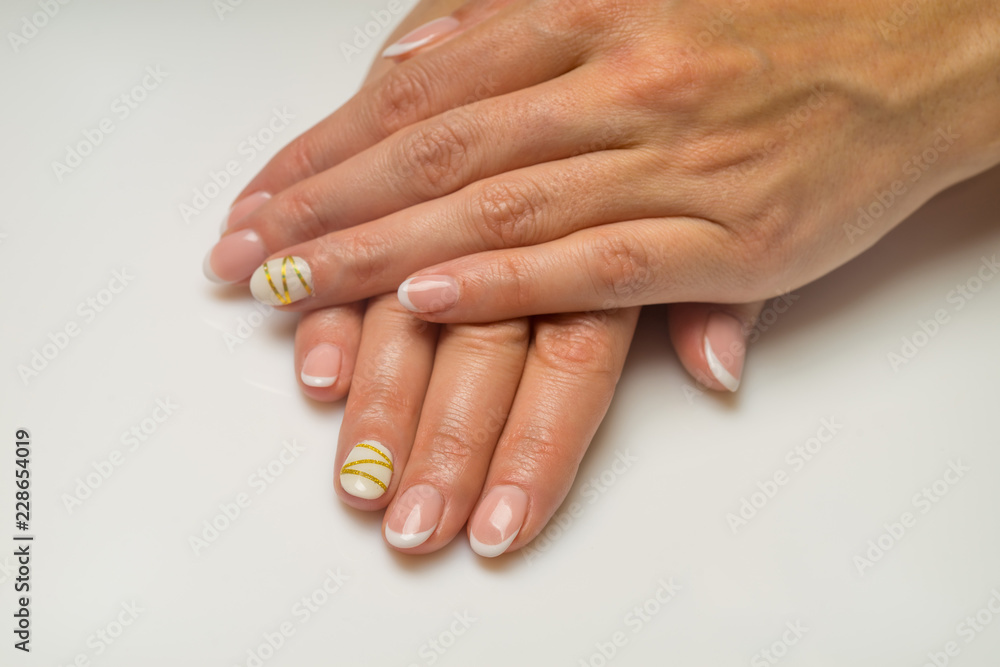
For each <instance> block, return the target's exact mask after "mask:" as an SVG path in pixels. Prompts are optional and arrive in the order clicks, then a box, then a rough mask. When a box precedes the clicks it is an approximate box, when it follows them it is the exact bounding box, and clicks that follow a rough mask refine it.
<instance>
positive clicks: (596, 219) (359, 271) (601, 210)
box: [250, 151, 683, 308]
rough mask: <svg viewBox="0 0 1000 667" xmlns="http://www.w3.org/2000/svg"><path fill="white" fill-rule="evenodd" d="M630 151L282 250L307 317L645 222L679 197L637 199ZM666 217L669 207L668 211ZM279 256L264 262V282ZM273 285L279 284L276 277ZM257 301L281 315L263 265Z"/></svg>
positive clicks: (496, 183)
mask: <svg viewBox="0 0 1000 667" xmlns="http://www.w3.org/2000/svg"><path fill="white" fill-rule="evenodd" d="M627 155H628V151H601V152H598V153H589V154H586V155H580V156H577V157H574V158H571V159H568V160H560V161H558V162H551V163H548V164H541V165H536V166H533V167H528V168H526V169H521V170H518V171H516V172H512V173H509V174H504V175H502V176H497V177H494V178H490V179H487V180H484V181H479V182H477V183H474V184H472V185H470V186H468V187H466V188H464V189H462V190H461V191H459V192H457V193H455V194H453V195H450V196H448V197H443V198H441V199H436V200H434V201H430V202H427V203H425V204H420V205H418V206H414V207H412V208H409V209H407V210H404V211H400V212H398V213H395V214H393V215H390V216H387V217H385V218H382V219H380V220H376V221H373V222H371V223H367V224H364V225H359V226H357V227H352V228H350V229H345V230H343V231H341V232H337V233H334V234H329V235H326V236H324V237H321V238H319V239H316V240H313V241H308V242H306V243H301V244H299V245H297V246H292V247H291V248H286V249H284V250H283V251H282V255H286V256H287V255H291V256H293V257H295V258H296V259H295V262H296V265H297V266H307V267H309V273H310V280H311V282H310V288H311V290H300V291H298V293H297V294H294V295H293V294H289V297H292V296H310V291H311V296H313V298H312V299H310V300H309V302H308V303H303V304H301V306H300V307H303V308H316V307H320V306H323V305H329V304H335V303H341V302H344V301H352V300H354V299H357V298H362V297H363V296H364V295H366V294H384V293H386V292H389V291H393V290H395V289H397V288H398V287H399V284H400V283H401V282H402V281H403V280H404V279H405V278H406V277H407V276H408V275H410V274H411V273H412V272H414V271H418V270H420V269H423V268H425V267H427V266H433V265H434V264H437V263H438V262H442V261H446V260H450V259H453V258H456V257H462V256H465V255H469V254H472V253H478V252H482V251H485V250H492V249H498V248H508V247H517V246H524V245H532V244H537V243H542V242H545V241H549V240H553V239H557V238H560V237H562V236H564V235H566V234H569V233H572V232H573V231H576V230H579V229H584V228H588V227H593V226H597V225H602V224H605V223H609V222H617V221H618V220H621V219H622V216H626V219H627V218H634V217H644V216H646V215H649V214H652V213H654V212H655V211H662V210H663V207H664V206H667V207H671V208H672V207H679V206H682V205H683V204H681V203H680V198H679V197H677V198H675V199H674V201H673V202H668V201H666V200H667V199H668V197H665V196H658V197H643V196H637V194H638V193H639V192H641V191H642V189H643V186H641V185H639V183H640V182H641V181H642V180H643V178H644V173H643V171H642V168H641V165H639V164H638V163H636V162H634V161H632V160H629V159H627ZM668 210H669V208H668ZM281 259H282V257H280V256H278V257H273V258H272V259H271V260H269V261H268V268H267V274H269V275H271V274H272V272H273V271H276V270H280V263H281V262H280V260H281ZM272 282H273V278H272ZM250 287H251V291H252V293H253V295H254V296H255V297H256V298H257V299H258V300H260V301H261V302H263V303H266V304H269V305H274V306H281V305H286V304H291V303H294V301H295V300H296V299H293V298H292V299H286V298H284V297H285V295H284V290H283V289H281V290H279V291H278V293H275V290H274V289H272V286H271V283H269V282H268V281H267V276H266V275H265V269H264V268H263V266H261V267H258V268H257V272H256V273H255V274H254V276H253V277H252V278H251V282H250Z"/></svg>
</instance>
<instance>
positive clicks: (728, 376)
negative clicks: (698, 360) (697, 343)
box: [705, 336, 740, 391]
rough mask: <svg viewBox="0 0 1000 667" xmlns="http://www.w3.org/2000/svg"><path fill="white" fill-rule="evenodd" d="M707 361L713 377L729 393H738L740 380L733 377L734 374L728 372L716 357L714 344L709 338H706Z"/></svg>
mask: <svg viewBox="0 0 1000 667" xmlns="http://www.w3.org/2000/svg"><path fill="white" fill-rule="evenodd" d="M705 359H706V360H708V369H709V370H710V371H712V375H714V376H715V379H716V380H718V381H719V382H720V383H722V386H723V387H725V388H726V389H728V390H729V391H736V390H737V389H739V388H740V381H739V379H738V378H735V377H733V374H732V373H730V372H729V371H728V370H726V367H725V366H723V365H722V362H721V361H719V358H718V357H717V356H715V351H714V350H713V349H712V344H711V343H710V342H709V341H708V336H706V337H705Z"/></svg>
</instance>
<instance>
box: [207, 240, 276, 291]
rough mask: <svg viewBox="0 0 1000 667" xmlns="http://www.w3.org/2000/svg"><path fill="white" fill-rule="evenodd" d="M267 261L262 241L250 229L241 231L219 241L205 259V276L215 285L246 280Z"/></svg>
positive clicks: (265, 249)
mask: <svg viewBox="0 0 1000 667" xmlns="http://www.w3.org/2000/svg"><path fill="white" fill-rule="evenodd" d="M265 259H267V248H265V247H264V241H263V240H262V239H261V238H260V235H259V234H257V232H255V231H254V230H252V229H242V230H240V231H238V232H233V233H232V234H227V235H225V236H223V237H222V238H221V239H219V242H218V243H216V244H215V247H214V248H212V250H211V251H209V253H208V255H207V256H206V257H205V264H204V269H205V275H206V276H207V277H208V279H209V280H212V281H214V282H217V283H235V282H239V281H241V280H246V279H247V278H249V277H250V276H251V274H253V272H254V271H255V270H256V269H257V267H258V266H260V265H261V264H262V263H263V262H264V260H265Z"/></svg>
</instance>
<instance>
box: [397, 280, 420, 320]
mask: <svg viewBox="0 0 1000 667" xmlns="http://www.w3.org/2000/svg"><path fill="white" fill-rule="evenodd" d="M412 282H413V278H407V279H406V280H404V281H403V284H402V285H400V286H399V289H398V290H396V298H397V299H399V302H400V303H401V304H403V308H406V309H407V310H408V311H410V312H411V313H417V312H420V311H419V310H418V309H417V307H416V306H414V305H413V302H412V301H410V283H412Z"/></svg>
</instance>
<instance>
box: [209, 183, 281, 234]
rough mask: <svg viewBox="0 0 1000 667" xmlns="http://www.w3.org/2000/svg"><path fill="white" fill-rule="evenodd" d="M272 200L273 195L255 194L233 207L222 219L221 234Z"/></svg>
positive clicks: (265, 193) (266, 193)
mask: <svg viewBox="0 0 1000 667" xmlns="http://www.w3.org/2000/svg"><path fill="white" fill-rule="evenodd" d="M270 198H271V194H270V193H268V192H255V193H253V194H252V195H250V196H248V197H244V198H243V199H241V200H239V201H238V202H236V203H235V204H233V207H232V208H231V209H229V213H227V214H226V217H225V218H223V219H222V228H221V229H220V230H219V233H220V234H221V233H224V232H225V231H226V230H227V229H229V228H230V227H231V226H232V225H234V224H236V223H237V222H239V221H240V220H242V219H243V218H245V217H247V216H248V215H250V214H251V213H253V212H254V211H256V210H257V209H258V208H260V207H261V206H263V205H264V204H265V203H266V202H267V200H268V199H270Z"/></svg>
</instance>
